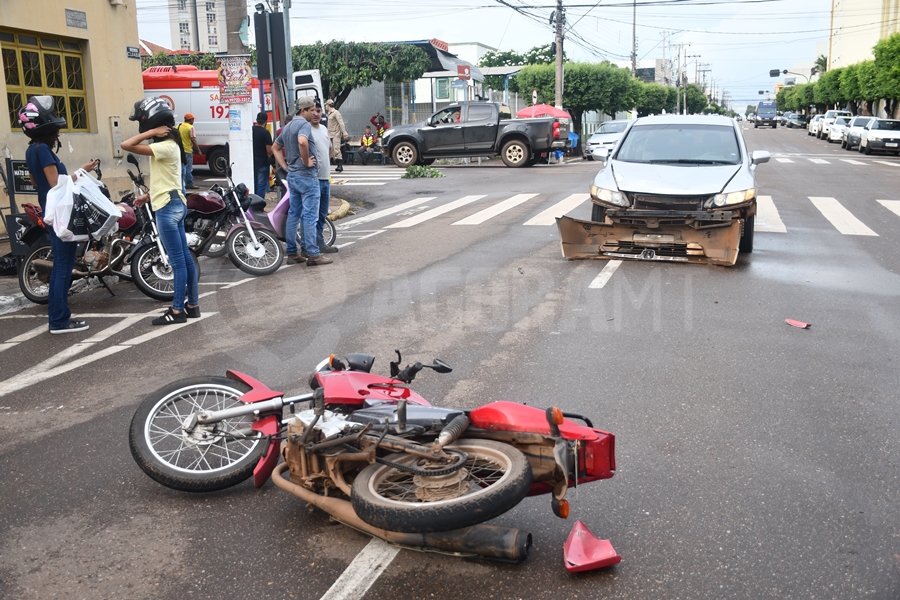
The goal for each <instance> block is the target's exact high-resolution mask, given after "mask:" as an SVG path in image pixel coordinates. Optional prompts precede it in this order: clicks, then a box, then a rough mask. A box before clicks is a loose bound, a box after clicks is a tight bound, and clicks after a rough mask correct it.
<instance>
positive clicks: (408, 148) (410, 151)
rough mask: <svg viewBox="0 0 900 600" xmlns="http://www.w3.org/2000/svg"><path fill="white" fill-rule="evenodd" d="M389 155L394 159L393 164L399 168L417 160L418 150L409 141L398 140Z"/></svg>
mask: <svg viewBox="0 0 900 600" xmlns="http://www.w3.org/2000/svg"><path fill="white" fill-rule="evenodd" d="M391 156H392V157H393V159H394V164H395V165H397V166H398V167H400V168H401V169H405V168H406V167H411V166H412V165H414V164H416V163H417V162H418V161H419V151H418V150H416V147H415V146H413V145H412V144H410V143H409V142H400V143H399V144H397V145H396V146H394V151H393V152H392V153H391Z"/></svg>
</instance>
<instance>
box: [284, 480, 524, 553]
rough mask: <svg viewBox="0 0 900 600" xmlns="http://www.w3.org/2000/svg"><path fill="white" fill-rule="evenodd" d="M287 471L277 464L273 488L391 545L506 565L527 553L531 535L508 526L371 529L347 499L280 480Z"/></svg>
mask: <svg viewBox="0 0 900 600" xmlns="http://www.w3.org/2000/svg"><path fill="white" fill-rule="evenodd" d="M289 468H290V465H288V464H287V463H281V464H280V465H278V466H277V467H275V472H274V473H272V481H273V482H274V483H275V485H276V486H278V487H279V488H281V489H283V490H284V491H286V492H290V493H292V494H294V495H295V496H297V497H298V498H300V499H301V500H305V501H306V502H309V503H310V504H312V505H313V506H315V507H317V508H321V509H322V510H324V511H325V512H327V513H328V514H329V515H331V516H332V517H333V518H334V519H335V520H337V521H340V522H341V523H343V524H345V525H347V526H349V527H352V528H353V529H356V530H359V531H362V532H364V533H367V534H369V535H372V536H374V537H377V538H380V539H382V540H384V541H386V542H389V543H391V544H397V545H398V546H409V547H412V548H423V549H432V550H440V551H442V552H457V553H460V554H475V555H477V556H480V557H482V558H486V559H490V560H496V561H502V562H510V563H521V562H523V561H524V560H525V559H526V558H528V554H529V552H531V545H532V541H531V533H530V532H528V531H524V530H521V529H512V528H510V527H498V526H496V525H473V526H471V527H464V528H462V529H456V530H453V531H441V532H438V533H400V532H399V531H387V530H384V529H379V528H378V527H373V526H372V525H369V524H368V523H366V522H365V521H363V520H362V519H360V518H359V517H358V516H357V515H356V511H354V510H353V505H352V504H350V502H348V501H347V500H341V499H339V498H331V497H327V496H320V495H318V494H316V493H315V492H312V491H310V490H308V489H306V488H304V487H302V486H300V485H297V484H296V483H294V482H293V481H290V480H288V479H285V478H284V477H282V473H284V472H285V471H287V470H288V469H289Z"/></svg>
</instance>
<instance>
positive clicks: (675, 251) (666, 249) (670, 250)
mask: <svg viewBox="0 0 900 600" xmlns="http://www.w3.org/2000/svg"><path fill="white" fill-rule="evenodd" d="M687 246H688V245H687V244H677V243H676V244H658V245H657V244H653V245H652V249H653V251H654V252H655V253H656V254H657V256H689V255H696V254H701V255H702V254H703V253H702V252H697V251H694V252H691V253H688V247H687ZM648 247H650V246H648V245H647V244H640V243H636V242H629V241H625V240H617V241H608V242H605V243H604V244H603V246H602V248H601V249H600V250H601V252H616V253H618V254H633V255H635V256H639V255H640V254H641V253H642V252H643V251H644V250H645V249H646V248H648Z"/></svg>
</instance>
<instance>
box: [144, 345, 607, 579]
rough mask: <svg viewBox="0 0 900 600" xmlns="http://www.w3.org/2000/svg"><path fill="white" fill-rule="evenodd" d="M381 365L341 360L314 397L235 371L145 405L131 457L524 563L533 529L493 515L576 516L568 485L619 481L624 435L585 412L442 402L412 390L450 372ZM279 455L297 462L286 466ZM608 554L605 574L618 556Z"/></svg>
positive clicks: (162, 475) (178, 476)
mask: <svg viewBox="0 0 900 600" xmlns="http://www.w3.org/2000/svg"><path fill="white" fill-rule="evenodd" d="M374 360H375V357H374V356H372V355H368V354H349V355H347V356H346V357H345V358H344V359H339V358H338V357H336V356H334V355H332V356H331V357H329V358H328V359H326V360H325V361H323V362H322V363H320V365H319V366H318V367H317V369H316V371H315V372H314V373H313V374H312V376H311V377H310V387H311V388H312V389H313V392H312V393H309V394H303V395H299V396H294V397H286V396H285V395H284V394H282V393H281V392H277V391H274V390H271V389H269V388H268V387H266V386H265V385H264V384H263V383H261V382H259V381H257V380H256V379H254V378H253V377H251V376H249V375H245V374H243V373H238V372H236V371H227V372H226V377H224V378H223V377H194V378H190V379H183V380H180V381H176V382H174V383H172V384H170V385H167V386H165V387H163V388H161V389H159V390H157V391H156V392H154V393H152V394H151V395H150V396H148V397H147V398H146V399H145V400H144V401H143V402H142V403H141V405H140V407H139V408H138V410H137V412H136V414H135V415H134V418H133V420H132V422H131V429H130V436H129V442H130V447H131V453H132V455H133V456H134V459H135V460H136V461H137V463H138V465H139V466H140V467H141V469H142V470H143V471H144V472H145V473H146V474H147V475H149V476H150V477H151V478H153V479H154V480H156V481H157V482H159V483H161V484H163V485H165V486H168V487H170V488H173V489H176V490H182V491H188V492H204V491H213V490H220V489H224V488H227V487H230V486H233V485H236V484H238V483H240V482H242V481H244V480H246V479H248V478H249V477H250V476H251V475H252V476H253V479H254V483H255V485H256V487H261V486H262V485H263V484H264V483H265V482H266V481H267V480H268V479H269V478H270V476H271V478H272V480H273V482H274V483H275V485H276V486H278V487H279V488H281V489H283V490H285V491H288V492H291V493H292V494H294V495H296V496H298V497H299V498H301V499H303V500H304V501H306V502H308V503H310V504H312V505H314V506H317V507H319V508H321V509H323V510H325V511H326V512H327V513H329V514H330V515H331V516H332V517H333V518H335V519H336V520H338V521H341V522H343V523H345V524H347V525H349V526H350V527H353V528H354V529H357V530H361V531H364V532H367V533H369V534H371V535H373V536H376V537H379V538H382V539H385V540H387V541H389V542H392V543H395V544H400V545H406V546H411V547H418V548H425V549H431V550H437V551H446V552H453V553H460V554H468V555H477V556H482V557H486V558H494V559H499V560H506V561H512V562H520V561H522V560H524V559H525V558H526V557H527V555H528V552H529V549H530V547H531V534H530V533H528V532H527V531H522V530H518V529H513V528H508V527H498V526H489V525H484V524H483V523H484V521H487V520H489V519H492V518H494V517H497V516H499V515H501V514H503V513H505V512H506V511H508V510H510V509H511V508H512V507H514V506H515V505H516V504H518V503H519V502H520V501H521V500H522V499H523V498H524V497H525V496H528V495H537V494H547V493H550V494H552V498H551V508H552V510H553V512H554V513H555V514H556V515H557V516H559V517H562V518H566V517H567V516H568V514H569V503H568V501H567V500H566V498H565V496H566V492H567V490H568V488H569V487H571V486H576V485H580V484H584V483H587V482H590V481H595V480H599V479H606V478H609V477H612V476H613V474H614V471H615V468H616V464H615V438H614V436H613V435H612V434H611V433H608V432H605V431H602V430H600V429H595V428H594V427H593V424H592V423H591V421H590V420H589V419H588V418H587V417H584V416H582V415H578V414H574V413H563V412H562V411H561V410H560V409H558V408H555V407H553V408H548V409H547V410H541V409H538V408H534V407H530V406H526V405H524V404H517V403H513V402H491V403H489V404H486V405H484V406H481V407H478V408H475V409H473V410H464V409H454V408H440V407H436V406H431V405H430V404H429V402H428V401H427V400H425V399H424V398H423V397H421V396H420V395H418V394H417V393H415V392H414V391H412V390H411V389H409V387H408V384H410V383H411V382H412V381H413V380H414V378H415V377H416V374H417V373H418V372H419V371H421V370H422V369H423V368H429V369H432V370H434V371H435V372H438V373H449V372H450V371H451V370H452V369H451V368H450V366H449V365H447V364H446V363H444V362H443V361H440V360H435V361H434V362H433V363H432V364H431V365H423V364H422V363H419V362H416V363H414V364H412V365H408V366H407V367H406V368H404V369H400V364H401V360H402V359H401V356H400V352H399V351H397V360H396V361H393V362H391V363H390V373H391V376H390V377H383V376H380V375H376V374H373V373H371V369H372V364H373V362H374ZM304 403H308V405H309V407H308V408H307V409H305V410H298V408H297V407H298V405H301V404H304ZM285 407H288V409H289V411H290V414H289V415H288V416H287V418H285V417H284V414H283V413H284V411H283V409H284V408H285ZM573 420H577V421H582V422H583V423H584V425H580V424H577V423H575V422H574V421H573ZM279 456H281V457H283V458H284V460H285V462H284V463H282V464H280V465H277V466H276V464H277V463H278V458H279ZM285 472H287V474H288V478H285V476H284V474H285ZM579 524H580V522H579ZM582 527H583V526H582ZM573 531H574V530H573ZM578 535H579V536H580V537H579V539H585V538H584V536H583V535H582V533H581V532H580V530H579V534H578ZM606 544H607V545H608V542H606ZM608 548H609V550H610V551H612V546H611V545H609V546H608ZM604 549H605V546H604ZM604 552H605V555H604V557H603V560H605V561H606V562H605V563H603V566H605V565H608V564H613V563H614V562H618V560H617V558H618V555H615V553H614V551H612V555H609V553H608V552H606V551H605V550H604ZM567 560H568V557H567ZM573 560H576V561H577V560H578V559H573ZM573 564H574V563H573ZM591 564H592V565H593V566H592V567H590V568H596V566H597V565H599V564H600V563H599V562H596V561H594V562H593V563H591ZM576 566H578V570H584V568H583V565H580V564H579V565H576ZM567 568H569V567H568V565H567ZM570 570H573V569H570Z"/></svg>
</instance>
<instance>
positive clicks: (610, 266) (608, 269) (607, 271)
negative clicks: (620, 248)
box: [588, 260, 622, 290]
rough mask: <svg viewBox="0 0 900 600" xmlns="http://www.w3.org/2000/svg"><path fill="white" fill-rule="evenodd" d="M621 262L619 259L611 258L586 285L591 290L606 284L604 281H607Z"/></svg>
mask: <svg viewBox="0 0 900 600" xmlns="http://www.w3.org/2000/svg"><path fill="white" fill-rule="evenodd" d="M621 264H622V261H621V260H611V261H609V262H608V263H606V266H605V267H603V270H602V271H600V274H599V275H597V276H596V277H595V278H594V280H593V281H592V282H591V283H590V285H588V287H589V288H590V289H592V290H599V289H601V288H602V287H603V286H604V285H606V282H607V281H609V278H610V277H612V276H613V273H615V272H616V269H618V268H619V265H621Z"/></svg>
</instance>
